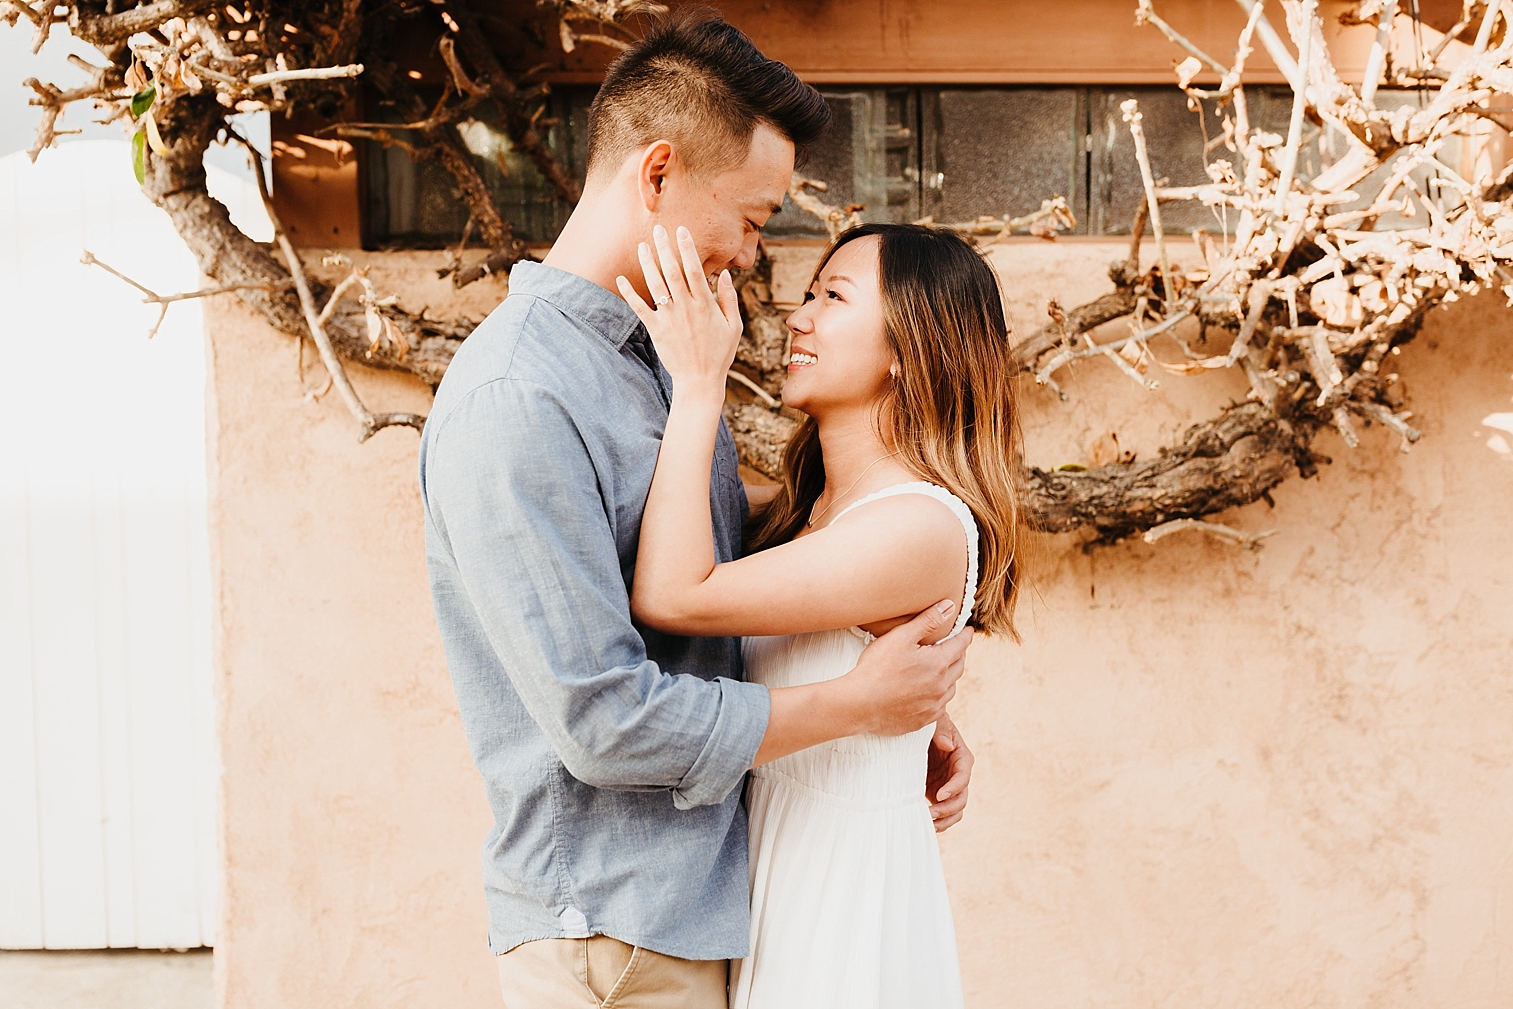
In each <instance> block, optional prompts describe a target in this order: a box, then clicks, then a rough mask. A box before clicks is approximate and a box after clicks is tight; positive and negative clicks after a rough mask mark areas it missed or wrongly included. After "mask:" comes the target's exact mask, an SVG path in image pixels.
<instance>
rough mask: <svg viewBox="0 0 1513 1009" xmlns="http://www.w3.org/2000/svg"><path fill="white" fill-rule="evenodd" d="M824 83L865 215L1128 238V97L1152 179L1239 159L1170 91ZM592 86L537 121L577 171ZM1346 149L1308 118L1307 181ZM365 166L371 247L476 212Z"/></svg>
mask: <svg viewBox="0 0 1513 1009" xmlns="http://www.w3.org/2000/svg"><path fill="white" fill-rule="evenodd" d="M822 93H823V94H824V96H825V100H826V102H827V103H828V104H829V105H830V109H831V113H832V121H831V124H830V127H829V128H828V130H827V131H826V133H825V135H824V136H823V137H821V138H820V140H819V141H818V142H817V143H816V144H815V145H814V147H813V149H812V150H811V151H810V152H809V157H808V160H807V162H806V163H805V164H803V165H801V166H800V168H799V171H800V172H801V173H802V174H804V175H805V176H807V177H809V178H812V179H816V180H820V181H823V182H825V183H827V184H828V189H827V191H826V192H824V193H821V194H818V195H819V196H820V198H821V199H823V200H824V201H825V202H826V203H828V204H830V205H832V206H839V207H845V206H847V205H857V206H860V207H861V208H862V210H861V216H862V219H863V220H866V221H869V222H903V221H913V220H918V219H919V218H922V217H925V216H927V215H928V216H932V217H934V219H935V220H937V221H940V222H942V223H948V222H959V221H967V220H971V219H972V218H974V217H978V216H981V215H985V214H986V215H992V216H995V217H1001V216H1003V215H1006V214H1007V215H1013V216H1020V215H1024V214H1028V213H1031V212H1032V211H1034V210H1036V209H1038V208H1039V206H1040V203H1041V201H1042V200H1045V199H1049V198H1051V197H1053V196H1062V197H1065V198H1066V200H1067V202H1068V204H1070V205H1071V207H1072V210H1073V212H1074V213H1075V214H1076V215H1077V221H1078V224H1077V229H1076V233H1078V234H1086V235H1125V234H1128V233H1129V228H1130V225H1131V223H1132V221H1133V218H1134V215H1135V210H1136V208H1137V207H1138V206H1139V203H1140V200H1141V198H1142V196H1143V193H1144V187H1143V184H1142V182H1141V178H1140V170H1139V166H1138V163H1137V162H1136V160H1135V149H1134V142H1133V140H1132V138H1131V136H1130V130H1129V125H1128V124H1127V123H1125V122H1124V116H1123V112H1122V110H1121V109H1120V105H1121V103H1123V102H1124V101H1125V100H1127V99H1130V98H1135V99H1137V100H1138V101H1139V102H1140V111H1141V114H1142V117H1143V125H1144V131H1145V137H1146V144H1147V148H1148V150H1149V153H1150V159H1151V169H1152V172H1153V173H1154V175H1155V177H1156V179H1157V180H1158V183H1159V182H1160V180H1163V179H1164V180H1166V181H1165V183H1164V184H1165V185H1169V186H1188V185H1199V184H1203V183H1206V182H1208V181H1209V177H1208V174H1207V172H1206V171H1205V166H1206V165H1208V164H1211V163H1212V162H1214V161H1215V160H1219V159H1223V160H1227V161H1229V162H1230V163H1231V164H1232V165H1233V166H1234V167H1235V170H1236V171H1237V172H1239V171H1240V170H1241V166H1240V165H1239V164H1238V161H1239V158H1238V156H1237V155H1236V154H1235V153H1234V152H1233V151H1230V150H1228V149H1227V148H1226V147H1225V146H1224V141H1223V117H1222V115H1221V114H1220V113H1219V111H1218V110H1217V109H1216V107H1215V104H1214V103H1213V102H1205V103H1203V108H1202V113H1201V115H1200V114H1198V113H1197V112H1194V111H1192V110H1190V109H1189V108H1188V99H1187V96H1186V95H1184V94H1182V93H1181V92H1180V91H1178V90H1177V89H1176V88H1174V87H1170V86H1163V85H1156V86H1149V87H1124V88H1117V87H991V88H990V87H980V88H970V87H923V88H915V87H839V86H838V87H833V88H829V89H825V90H824V91H822ZM593 94H594V89H593V88H592V87H589V86H584V87H562V88H556V89H553V92H552V94H551V95H550V96H549V99H548V106H547V109H546V111H545V112H544V113H543V118H542V120H541V126H542V129H543V132H545V134H546V135H547V137H548V141H549V144H550V146H551V147H552V149H553V150H554V151H555V152H556V153H557V156H558V157H559V158H561V159H562V161H563V162H564V164H565V165H566V166H567V167H568V168H569V170H570V171H572V172H574V173H575V174H576V175H577V177H578V178H579V179H580V180H581V179H582V178H583V175H584V169H585V165H586V162H587V160H588V107H589V104H590V102H591V101H592V100H593ZM434 97H435V96H432V99H433V100H434ZM1246 98H1247V107H1248V112H1249V116H1250V121H1251V123H1252V125H1253V126H1254V127H1257V128H1260V129H1264V130H1267V131H1270V132H1272V133H1275V134H1277V135H1278V136H1279V137H1281V138H1285V137H1286V135H1287V128H1288V123H1289V119H1290V116H1291V110H1292V92H1291V90H1290V89H1289V88H1286V87H1251V88H1247V89H1246ZM1425 100H1426V99H1425V98H1424V97H1423V96H1421V95H1420V94H1419V93H1418V92H1416V91H1382V92H1380V93H1379V95H1378V104H1379V105H1380V106H1381V107H1382V108H1385V109H1396V108H1400V107H1402V106H1404V105H1411V104H1421V103H1422V102H1424V101H1425ZM1231 114H1232V113H1231ZM390 118H392V117H390ZM492 123H493V114H492V110H491V109H490V108H489V107H488V106H486V105H485V106H480V107H479V109H478V116H477V117H476V119H474V120H471V121H469V122H467V123H464V124H461V126H460V127H459V131H460V133H461V135H462V137H463V140H464V142H465V143H466V144H467V147H468V149H469V150H470V151H472V152H473V156H474V158H475V159H476V162H477V164H478V167H479V171H480V172H481V173H482V174H483V177H484V179H485V181H486V182H487V183H488V185H489V187H490V189H491V190H492V191H493V193H494V197H495V199H496V201H497V202H498V205H499V209H500V212H501V213H502V214H503V215H504V216H505V217H506V218H507V219H508V220H510V221H512V222H513V223H514V225H515V233H516V234H517V235H519V236H520V237H522V238H525V239H526V240H527V241H531V242H549V241H551V240H552V239H554V238H555V237H556V236H557V234H558V233H559V232H560V231H561V229H562V225H563V224H564V223H565V222H566V220H567V216H568V213H569V208H568V207H567V205H566V204H565V203H563V202H562V201H561V200H559V199H557V198H556V194H555V192H553V191H552V190H551V188H550V187H549V186H548V185H547V184H546V182H545V180H544V179H542V177H541V175H540V174H539V173H538V172H537V171H536V168H535V166H534V165H533V164H532V163H531V162H530V160H529V159H528V158H526V157H525V156H523V155H522V154H520V153H519V152H517V151H515V150H514V149H513V147H512V146H511V145H510V143H509V140H508V138H507V137H506V136H505V135H504V133H503V132H502V131H501V130H499V129H496V128H495V127H494V126H493V125H491V124H492ZM398 135H399V136H403V133H402V132H400V133H399V134H398ZM1346 151H1347V146H1346V143H1345V140H1344V138H1343V137H1341V136H1339V135H1336V134H1334V133H1333V132H1332V131H1330V130H1328V129H1326V128H1321V127H1320V126H1318V125H1316V124H1313V123H1305V127H1304V135H1303V145H1302V147H1301V148H1300V150H1299V155H1298V166H1297V174H1298V177H1299V178H1300V179H1301V180H1303V181H1307V180H1309V179H1311V178H1313V177H1315V176H1316V175H1317V174H1318V173H1319V172H1320V171H1322V170H1323V169H1325V168H1327V167H1328V166H1329V165H1330V164H1332V163H1333V162H1334V161H1335V160H1336V159H1338V158H1340V157H1343V156H1344V154H1345V153H1346ZM1440 158H1441V160H1443V161H1444V162H1445V164H1447V165H1449V166H1450V167H1452V168H1454V169H1456V170H1458V171H1460V172H1461V173H1462V174H1463V175H1465V174H1467V173H1468V172H1470V166H1463V165H1461V164H1460V162H1461V159H1462V158H1463V152H1462V145H1461V143H1460V141H1459V139H1458V138H1451V139H1450V140H1449V141H1448V142H1447V143H1446V145H1445V147H1444V148H1443V149H1442V151H1441V152H1440ZM1391 171H1392V168H1391V165H1390V164H1389V165H1387V166H1383V167H1382V168H1380V169H1378V170H1377V171H1376V172H1375V173H1374V174H1373V175H1372V176H1371V177H1370V178H1369V179H1367V180H1366V181H1365V182H1363V183H1362V184H1361V185H1360V186H1359V187H1357V189H1358V191H1359V192H1360V193H1362V194H1363V195H1362V196H1361V198H1360V199H1359V200H1357V201H1355V202H1354V203H1347V204H1341V205H1340V206H1339V207H1338V208H1337V209H1338V210H1339V211H1345V210H1351V209H1361V208H1364V207H1365V206H1367V204H1368V203H1369V201H1370V199H1371V198H1372V197H1374V196H1375V194H1376V192H1377V190H1378V189H1379V188H1380V184H1381V182H1382V181H1383V180H1385V178H1386V177H1387V175H1388V174H1390V172H1391ZM363 172H364V179H365V189H366V193H367V198H368V206H367V211H366V224H367V231H366V235H365V240H366V242H367V244H368V245H369V246H370V247H378V246H384V245H390V246H393V245H410V246H420V247H431V248H435V247H439V246H442V245H447V244H454V243H456V241H457V240H458V238H459V236H460V235H461V233H462V228H463V225H464V224H465V223H466V221H467V217H468V210H467V205H466V203H465V202H464V201H463V200H462V197H461V195H460V194H459V193H458V192H457V187H456V183H455V182H454V181H453V180H452V178H451V176H450V175H449V173H447V171H446V170H445V169H444V168H442V166H441V165H440V164H439V163H437V162H435V161H423V162H421V163H419V164H413V163H411V161H410V159H409V157H408V156H407V155H406V154H405V153H404V152H403V151H402V150H399V149H388V150H385V149H383V148H382V147H380V146H379V145H378V144H376V143H368V144H367V145H366V150H365V152H364V162H363ZM1434 174H1435V172H1434V170H1432V168H1427V167H1421V168H1419V169H1418V170H1417V171H1415V172H1414V175H1413V178H1414V179H1415V181H1416V182H1417V183H1418V185H1419V188H1420V190H1421V191H1422V192H1424V193H1425V194H1426V195H1427V196H1429V197H1430V198H1431V199H1437V198H1439V197H1440V191H1439V189H1438V183H1437V180H1434V179H1433V176H1434ZM1441 174H1443V173H1441ZM1401 196H1402V192H1401V191H1400V193H1399V199H1400V198H1401ZM1444 200H1445V202H1446V203H1453V202H1454V201H1455V200H1456V197H1455V196H1454V194H1453V191H1450V190H1447V191H1446V193H1445V197H1444ZM1237 216H1238V215H1237V214H1236V213H1235V212H1234V211H1230V212H1229V213H1228V215H1227V216H1226V214H1225V213H1224V212H1223V211H1222V210H1216V209H1215V208H1211V207H1205V206H1203V205H1202V204H1201V203H1199V202H1198V201H1196V200H1194V201H1186V202H1173V203H1163V204H1162V206H1161V218H1162V224H1163V226H1164V227H1165V229H1166V230H1168V231H1170V232H1172V233H1174V234H1181V233H1187V232H1191V231H1193V230H1195V229H1197V228H1207V229H1208V230H1209V231H1211V232H1213V233H1215V234H1218V233H1221V232H1224V231H1228V232H1233V230H1234V228H1235V225H1236V222H1237ZM1425 223H1426V222H1425V220H1424V214H1423V211H1422V209H1419V212H1418V214H1417V215H1415V216H1414V217H1412V218H1403V217H1401V216H1398V215H1391V216H1387V217H1383V218H1382V219H1381V220H1379V221H1378V222H1377V225H1376V227H1377V228H1403V227H1422V226H1423V225H1424V224H1425ZM763 230H764V233H765V234H767V235H769V236H772V237H784V238H791V237H809V238H824V237H825V230H824V227H823V225H822V224H821V223H820V221H819V220H818V219H817V218H815V217H814V216H812V215H810V214H808V213H805V212H804V211H802V210H800V209H799V208H798V207H796V206H794V204H793V202H792V200H790V199H785V200H784V202H783V209H782V211H781V212H780V213H778V214H775V215H773V217H772V219H771V220H770V221H769V222H768V224H767V227H766V228H765V229H763ZM473 241H474V242H475V243H476V242H477V237H476V235H475V236H474V238H473Z"/></svg>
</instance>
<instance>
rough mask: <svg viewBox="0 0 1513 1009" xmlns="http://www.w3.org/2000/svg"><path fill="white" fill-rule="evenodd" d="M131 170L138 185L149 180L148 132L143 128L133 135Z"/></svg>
mask: <svg viewBox="0 0 1513 1009" xmlns="http://www.w3.org/2000/svg"><path fill="white" fill-rule="evenodd" d="M131 171H132V174H133V175H135V176H136V177H137V185H139V186H140V185H141V184H142V183H144V182H146V181H147V134H146V133H144V132H143V131H142V130H138V131H137V132H135V133H133V134H132V135H131Z"/></svg>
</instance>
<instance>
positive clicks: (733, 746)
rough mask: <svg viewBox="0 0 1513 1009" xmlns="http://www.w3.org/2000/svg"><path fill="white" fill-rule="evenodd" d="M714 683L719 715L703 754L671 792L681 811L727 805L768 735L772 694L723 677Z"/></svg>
mask: <svg viewBox="0 0 1513 1009" xmlns="http://www.w3.org/2000/svg"><path fill="white" fill-rule="evenodd" d="M715 682H716V683H718V684H719V685H720V713H719V714H718V715H717V716H716V717H715V723H714V729H713V730H711V731H710V733H709V739H708V740H707V741H706V742H705V743H704V750H703V752H701V753H700V754H699V756H698V759H697V760H695V761H694V762H693V766H692V767H690V768H689V769H688V773H687V774H685V775H684V776H683V780H682V781H680V782H678V784H677V786H676V787H675V788H674V789H673V790H672V804H673V805H674V806H675V807H677V808H678V809H692V808H693V807H694V806H713V805H716V804H718V803H721V802H724V801H725V797H726V796H727V795H729V794H730V791H731V789H733V788H735V787H736V786H737V785H739V784H740V783H741V779H742V778H743V777H745V775H746V771H747V770H748V769H749V768H750V767H751V762H752V760H754V759H755V758H756V752H757V748H758V747H759V746H761V745H762V737H763V736H765V735H766V734H767V719H768V717H769V716H770V715H771V714H772V695H771V694H769V693H768V692H767V688H766V687H764V686H762V685H761V684H760V683H742V682H740V681H738V680H728V679H726V678H725V677H723V676H722V677H719V678H718V679H716V680H715Z"/></svg>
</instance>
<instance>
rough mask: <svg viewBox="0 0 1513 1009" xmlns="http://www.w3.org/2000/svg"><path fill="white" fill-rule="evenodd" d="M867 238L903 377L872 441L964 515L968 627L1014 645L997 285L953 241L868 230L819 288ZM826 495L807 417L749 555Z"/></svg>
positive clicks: (1010, 441) (1014, 502) (1014, 494)
mask: <svg viewBox="0 0 1513 1009" xmlns="http://www.w3.org/2000/svg"><path fill="white" fill-rule="evenodd" d="M872 237H875V238H877V240H878V243H879V249H878V287H879V288H880V290H881V291H882V308H883V320H884V331H885V334H886V339H887V341H888V346H889V348H890V349H891V350H892V352H893V355H894V357H895V359H896V360H897V361H898V369H899V370H898V375H897V377H896V378H895V379H894V380H893V381H892V382H891V383H889V387H888V391H887V392H886V393H885V394H884V396H883V398H882V401H881V402H880V403H879V404H878V411H877V422H878V425H879V428H880V431H879V433H880V435H881V436H882V439H883V442H884V444H885V445H887V446H888V447H889V448H890V449H895V450H897V452H898V458H899V460H900V461H901V462H903V464H904V465H905V466H907V467H908V468H909V469H910V470H911V471H912V472H913V473H915V474H916V475H918V476H919V478H920V479H922V480H928V481H930V482H931V483H935V484H939V485H940V486H942V487H944V488H946V489H947V490H949V491H950V492H951V493H953V494H955V495H956V496H957V497H959V498H961V499H962V501H964V502H966V504H967V507H968V508H970V509H971V510H972V515H973V517H974V518H975V519H976V520H977V528H978V533H979V535H980V537H981V542H980V545H979V552H980V570H981V575H980V577H979V579H978V584H977V595H976V602H975V604H974V606H973V610H972V620H971V622H972V624H973V625H974V626H976V627H978V628H981V629H982V630H984V631H988V632H990V633H1006V634H1009V635H1010V636H1012V637H1014V638H1015V639H1016V640H1018V637H1019V635H1018V632H1017V631H1016V630H1015V629H1014V603H1015V599H1016V597H1017V596H1018V594H1019V588H1020V585H1019V583H1020V575H1021V569H1022V564H1021V559H1020V554H1021V551H1022V546H1023V539H1024V525H1023V523H1022V521H1021V505H1020V497H1019V487H1020V465H1021V464H1020V460H1021V458H1022V455H1021V443H1020V431H1019V408H1018V403H1017V401H1016V398H1015V393H1014V382H1013V376H1014V362H1013V359H1012V355H1011V352H1010V347H1009V330H1008V325H1007V324H1006V323H1005V321H1004V314H1003V300H1002V295H1001V293H1000V292H999V288H998V278H997V277H996V276H995V275H994V273H993V270H992V268H991V267H989V266H988V264H987V262H986V261H985V260H984V259H983V257H982V256H981V255H980V254H979V253H978V251H977V250H976V249H975V248H974V247H973V246H972V245H971V244H969V243H968V242H967V241H966V240H965V239H964V238H962V237H961V236H960V235H958V234H956V233H955V232H952V231H947V230H945V229H942V228H929V227H924V226H922V225H917V224H864V225H861V226H859V227H855V228H851V229H850V230H848V231H846V232H844V233H842V234H841V235H839V236H838V237H837V238H836V239H835V241H834V242H832V243H831V245H830V248H829V249H827V250H826V251H825V255H824V256H823V258H821V260H820V262H819V265H818V266H817V267H816V268H815V272H814V277H815V279H818V277H819V276H820V274H821V272H822V271H823V270H824V268H825V264H826V263H828V262H829V261H830V257H832V256H834V255H835V253H836V250H838V249H840V248H841V247H842V246H844V245H847V244H848V243H851V242H855V241H858V240H860V239H863V238H872ZM812 283H813V281H811V284H812ZM824 489H825V465H824V458H823V456H822V454H821V449H820V439H819V428H818V425H817V424H816V423H815V421H814V419H813V418H810V417H806V418H804V420H803V421H802V422H801V423H800V424H799V428H798V430H797V432H796V433H795V434H794V436H793V439H792V440H791V441H790V442H789V443H788V447H787V449H786V450H785V451H784V453H783V473H782V476H781V481H780V489H779V492H778V495H777V497H776V498H774V499H773V501H772V503H771V504H769V505H768V506H767V507H766V508H764V509H762V511H760V512H758V513H757V514H755V515H753V516H752V518H751V521H750V523H749V525H748V537H747V539H748V543H749V549H751V550H764V549H766V548H768V547H771V546H776V545H778V544H779V543H785V542H787V541H788V540H790V539H792V538H793V537H794V536H795V535H796V534H797V533H798V531H799V530H800V529H801V528H802V527H803V524H804V522H805V520H806V519H807V518H808V516H809V514H810V511H811V509H812V508H813V507H814V503H815V501H816V500H818V499H819V496H820V494H821V493H822V492H823V491H824Z"/></svg>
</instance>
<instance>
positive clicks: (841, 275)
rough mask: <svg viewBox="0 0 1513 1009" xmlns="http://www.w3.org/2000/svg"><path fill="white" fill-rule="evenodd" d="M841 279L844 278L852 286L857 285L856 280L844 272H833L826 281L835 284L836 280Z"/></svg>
mask: <svg viewBox="0 0 1513 1009" xmlns="http://www.w3.org/2000/svg"><path fill="white" fill-rule="evenodd" d="M841 280H843V281H845V282H846V283H848V284H850V285H851V286H852V287H855V286H856V281H854V280H852V279H851V278H850V277H848V276H846V275H845V274H844V273H834V274H831V275H830V276H828V277H826V278H825V281H826V282H827V283H830V284H834V283H835V282H836V281H841Z"/></svg>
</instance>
